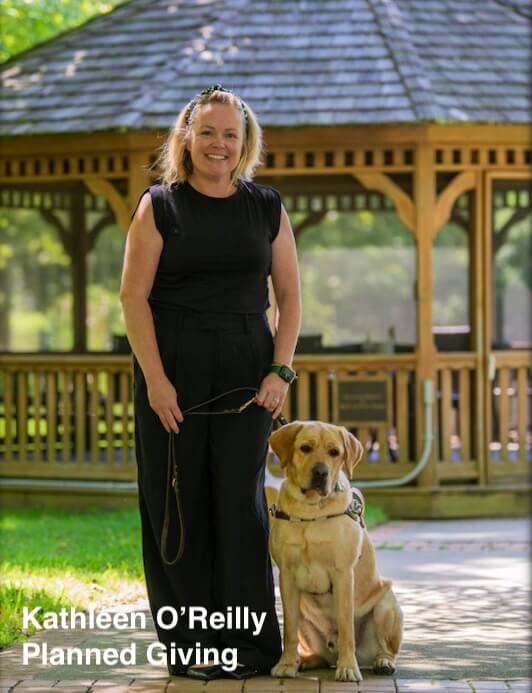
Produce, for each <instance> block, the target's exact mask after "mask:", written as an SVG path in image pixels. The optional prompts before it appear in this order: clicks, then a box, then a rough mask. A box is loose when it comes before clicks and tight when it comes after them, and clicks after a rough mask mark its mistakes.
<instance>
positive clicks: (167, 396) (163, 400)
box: [148, 378, 183, 433]
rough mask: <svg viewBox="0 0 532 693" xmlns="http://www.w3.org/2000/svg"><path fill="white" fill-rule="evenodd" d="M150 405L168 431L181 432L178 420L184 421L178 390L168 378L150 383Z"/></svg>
mask: <svg viewBox="0 0 532 693" xmlns="http://www.w3.org/2000/svg"><path fill="white" fill-rule="evenodd" d="M148 401H149V403H150V407H151V408H152V409H153V411H154V412H155V413H156V414H157V416H158V417H159V419H160V420H161V423H162V425H163V426H164V428H165V430H166V432H167V433H170V431H173V432H174V433H179V426H178V425H177V422H179V423H181V422H182V421H183V414H182V413H181V409H180V408H179V405H178V403H177V392H176V390H175V387H174V386H173V385H172V383H171V382H170V381H169V380H168V378H164V379H162V380H158V381H157V382H156V383H151V384H150V383H149V384H148Z"/></svg>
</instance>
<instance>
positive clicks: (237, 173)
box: [150, 85, 263, 186]
mask: <svg viewBox="0 0 532 693" xmlns="http://www.w3.org/2000/svg"><path fill="white" fill-rule="evenodd" d="M208 103H223V104H229V105H231V106H233V107H234V108H235V109H236V111H238V113H240V118H241V123H242V132H243V138H242V140H243V141H242V152H241V154H240V159H239V160H238V163H237V165H236V167H235V168H234V170H233V171H232V172H231V179H232V181H233V183H235V184H237V183H238V182H239V181H241V180H244V181H249V180H251V179H252V178H253V174H254V172H255V169H256V168H257V166H258V165H259V164H260V163H261V157H262V146H263V141H262V129H261V127H260V125H259V123H258V121H257V117H256V116H255V114H254V113H253V111H252V110H251V108H250V107H249V106H248V105H247V103H246V102H245V101H243V100H242V99H241V98H240V97H238V96H236V94H233V93H232V92H230V91H227V90H224V89H223V87H221V85H216V86H215V87H210V88H209V89H204V90H203V91H202V92H201V94H198V95H197V96H195V97H194V98H193V99H192V100H191V101H189V102H188V104H187V105H186V106H185V107H184V108H183V109H182V110H181V112H180V113H179V115H178V116H177V120H176V122H175V125H174V127H173V128H172V129H171V131H170V134H169V136H168V138H167V139H166V141H165V142H164V144H163V145H162V147H161V153H160V155H159V157H158V159H157V160H156V161H155V163H154V165H153V167H150V168H155V169H157V170H158V171H159V172H160V174H161V180H162V182H163V183H165V184H166V185H168V186H170V185H172V184H173V183H182V182H184V181H185V180H187V178H189V176H190V175H191V174H192V171H193V165H192V159H191V158H190V152H189V151H188V149H187V143H188V138H189V136H190V130H191V128H192V126H193V124H194V121H195V120H196V118H197V115H198V112H199V109H200V108H202V107H203V106H205V104H208Z"/></svg>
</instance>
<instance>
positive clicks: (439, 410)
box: [0, 352, 531, 483]
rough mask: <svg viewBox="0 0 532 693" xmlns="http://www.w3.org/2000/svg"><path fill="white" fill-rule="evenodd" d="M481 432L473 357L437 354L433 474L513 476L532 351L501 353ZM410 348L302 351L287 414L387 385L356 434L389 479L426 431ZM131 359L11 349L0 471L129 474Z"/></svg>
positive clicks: (320, 411)
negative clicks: (379, 420)
mask: <svg viewBox="0 0 532 693" xmlns="http://www.w3.org/2000/svg"><path fill="white" fill-rule="evenodd" d="M496 359H497V371H496V377H495V380H494V382H493V383H488V387H487V389H488V391H489V392H490V393H491V395H490V396H491V416H489V417H488V419H489V421H488V424H487V428H488V429H489V430H488V431H486V430H484V429H483V426H482V425H481V422H482V421H483V418H482V417H483V415H484V413H485V412H484V409H483V406H484V405H483V404H482V402H483V401H484V398H485V396H486V395H484V394H483V391H482V383H481V382H480V378H479V375H478V373H479V367H480V365H479V363H478V362H477V357H476V356H475V355H474V354H470V353H463V354H462V353H452V354H438V355H437V362H436V375H435V381H434V385H435V388H434V389H435V395H436V397H435V409H434V424H435V425H434V432H435V436H436V445H435V459H436V464H437V478H438V479H440V480H442V481H450V482H453V481H454V482H457V483H463V481H464V480H470V481H477V482H479V483H486V482H493V483H499V482H500V481H503V480H504V481H505V480H507V479H510V480H516V479H517V480H520V479H524V478H525V477H527V475H528V469H529V468H530V461H531V424H530V416H531V407H530V396H531V389H530V379H529V374H530V353H529V352H497V354H496ZM416 365H417V360H416V355H415V354H364V355H356V356H353V355H334V354H331V355H329V354H319V355H308V356H298V357H297V358H296V360H295V366H296V369H297V371H298V379H297V381H296V383H295V384H294V385H293V386H292V388H291V391H290V394H289V397H288V399H287V402H286V404H285V408H284V414H285V416H286V417H287V418H289V419H290V420H296V419H303V420H304V419H320V420H323V421H333V384H334V381H335V379H337V378H339V377H342V376H346V375H348V376H349V375H357V376H382V377H386V378H387V379H388V380H389V382H390V392H391V420H390V422H389V426H388V427H379V428H368V427H359V428H358V429H354V432H355V433H356V435H357V436H358V437H359V438H360V439H361V441H362V442H363V444H364V445H365V447H366V450H367V460H368V463H366V464H364V465H362V466H360V467H359V468H358V469H357V478H360V479H364V478H366V479H367V478H372V479H379V478H396V477H401V476H403V475H404V474H406V473H407V472H408V471H410V470H411V469H412V466H413V464H414V462H415V460H416V459H417V456H418V454H419V443H420V440H421V435H422V433H423V430H422V424H421V422H420V421H418V420H417V418H416V416H417V415H419V408H417V407H416V406H415V393H416V391H418V388H417V381H416V378H417V375H416ZM132 394H133V393H132V369H131V358H130V357H127V356H112V355H109V356H108V355H101V356H100V355H92V356H91V355H83V356H71V355H65V356H57V355H53V356H52V355H49V356H48V355H42V356H41V355H27V356H22V355H9V356H2V357H1V366H0V476H5V477H33V478H58V479H69V478H78V479H108V480H113V479H114V480H134V479H135V478H136V464H135V456H134V422H133V403H132Z"/></svg>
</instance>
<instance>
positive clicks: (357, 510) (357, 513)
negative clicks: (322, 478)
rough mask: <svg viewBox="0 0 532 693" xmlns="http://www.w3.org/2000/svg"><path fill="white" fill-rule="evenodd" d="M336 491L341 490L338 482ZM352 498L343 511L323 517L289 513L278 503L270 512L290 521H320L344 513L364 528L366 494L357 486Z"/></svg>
mask: <svg viewBox="0 0 532 693" xmlns="http://www.w3.org/2000/svg"><path fill="white" fill-rule="evenodd" d="M334 490H335V491H341V490H342V488H341V486H340V485H339V484H338V483H336V487H335V489H334ZM351 493H352V498H351V503H349V505H348V506H347V508H346V509H345V510H344V511H343V512H341V513H335V514H334V515H322V516H321V517H298V516H297V515H288V514H287V513H285V512H284V511H283V510H279V508H278V507H277V505H276V504H275V503H274V504H273V505H272V506H271V508H270V514H271V515H272V517H275V518H276V519H278V520H288V521H289V522H319V521H320V520H330V519H331V517H341V516H342V515H347V516H348V517H350V518H351V519H352V520H354V521H355V522H358V523H359V524H360V526H361V527H362V528H365V527H366V525H365V524H364V496H363V495H362V493H361V492H360V491H359V490H358V489H357V488H351Z"/></svg>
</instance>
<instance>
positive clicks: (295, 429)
mask: <svg viewBox="0 0 532 693" xmlns="http://www.w3.org/2000/svg"><path fill="white" fill-rule="evenodd" d="M302 428H303V424H302V423H301V422H300V421H293V422H292V423H289V424H286V425H285V426H281V428H278V429H277V430H276V431H274V432H273V433H272V434H271V436H270V445H271V448H272V450H273V451H274V453H275V454H276V455H277V457H278V458H279V461H280V463H281V467H286V465H287V464H288V463H289V462H290V459H291V457H292V450H293V448H294V441H295V439H296V436H297V434H298V433H299V431H300V430H301V429H302Z"/></svg>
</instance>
